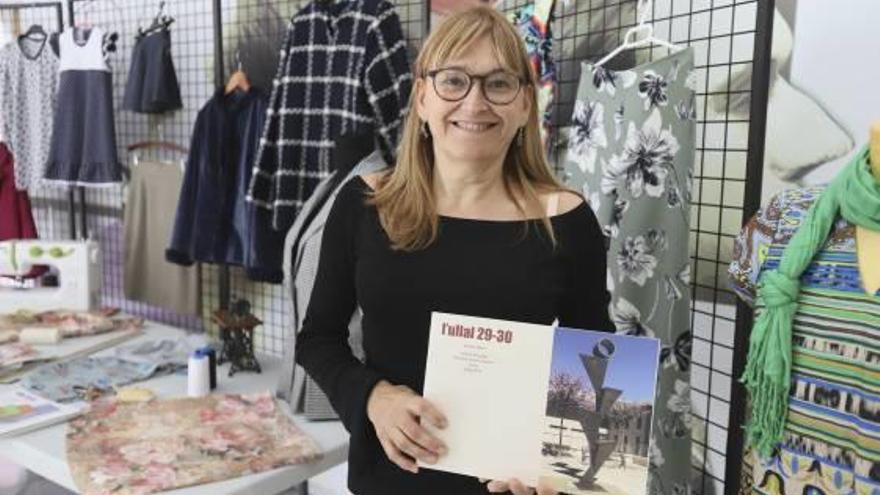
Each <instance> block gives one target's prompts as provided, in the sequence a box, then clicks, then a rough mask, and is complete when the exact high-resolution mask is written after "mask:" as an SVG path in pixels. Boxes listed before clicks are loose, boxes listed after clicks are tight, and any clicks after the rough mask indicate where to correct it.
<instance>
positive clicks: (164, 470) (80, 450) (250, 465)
mask: <svg viewBox="0 0 880 495" xmlns="http://www.w3.org/2000/svg"><path fill="white" fill-rule="evenodd" d="M318 457H320V450H319V448H318V446H317V444H316V443H315V442H314V441H313V440H312V439H311V438H309V437H308V436H306V434H305V433H303V432H302V431H301V430H300V429H299V428H297V427H296V425H295V424H294V423H293V421H292V420H291V419H290V418H289V417H288V416H286V415H285V414H284V413H283V412H282V411H281V410H279V409H278V407H277V405H276V403H275V399H274V398H273V397H272V396H271V395H270V394H269V393H263V394H255V395H249V396H242V395H209V396H207V397H202V398H198V399H191V398H186V399H170V400H154V401H150V402H145V403H117V402H115V401H98V402H95V403H94V404H93V405H92V408H91V410H90V411H89V412H88V413H86V414H85V415H83V416H81V417H79V418H77V419H75V420H73V421H72V422H71V423H70V427H69V429H68V432H67V460H68V463H69V464H70V471H71V474H72V475H73V479H74V482H75V483H76V486H77V488H79V490H80V491H82V492H83V493H85V494H87V495H99V494H100V495H103V494H111V493H112V494H114V495H129V494H131V495H134V494H143V493H152V492H157V491H164V490H171V489H174V488H182V487H186V486H192V485H198V484H203V483H211V482H215V481H221V480H225V479H230V478H236V477H239V476H243V475H246V474H252V473H259V472H262V471H268V470H270V469H275V468H277V467H281V466H286V465H291V464H301V463H305V462H310V461H312V460H315V459H317V458H318Z"/></svg>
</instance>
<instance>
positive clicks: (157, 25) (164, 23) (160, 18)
mask: <svg viewBox="0 0 880 495" xmlns="http://www.w3.org/2000/svg"><path fill="white" fill-rule="evenodd" d="M172 23H174V18H173V17H171V16H170V15H167V14H165V1H164V0H162V1H161V2H159V12H157V13H156V16H155V17H153V22H151V23H150V25H149V26H148V27H147V28H146V29H143V28H138V34H137V38H138V39H140V38H143V37H144V36H146V35H148V34H150V33H153V32H156V31H161V30H163V29H168V27H169V26H171V24H172Z"/></svg>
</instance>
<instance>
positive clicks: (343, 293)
mask: <svg viewBox="0 0 880 495" xmlns="http://www.w3.org/2000/svg"><path fill="white" fill-rule="evenodd" d="M363 187H364V186H363V185H362V184H361V183H360V181H358V180H353V181H350V182H349V183H347V184H346V185H345V186H343V187H342V189H341V190H340V192H339V195H338V196H337V198H336V201H335V202H334V204H333V206H332V207H331V209H330V215H329V217H328V218H327V223H326V224H325V225H324V234H323V237H322V241H321V258H320V260H319V261H318V272H317V277H316V280H315V286H314V288H313V289H312V295H311V298H310V300H309V307H308V309H307V310H306V317H305V320H304V321H303V327H302V331H301V332H300V334H299V335H298V336H297V339H296V362H297V363H298V364H299V365H301V366H302V367H303V368H304V369H305V370H306V372H307V373H308V374H309V375H310V376H311V377H312V378H313V379H314V380H315V381H316V382H317V383H318V385H319V386H320V387H321V389H322V390H323V391H324V393H325V394H327V397H328V398H329V399H330V403H331V404H332V405H333V408H334V409H335V410H336V412H337V413H338V414H339V417H340V419H342V422H343V424H344V425H345V427H346V429H348V431H349V432H350V433H352V434H353V435H354V434H355V433H359V434H363V432H365V431H366V428H367V426H368V420H367V398H368V397H369V394H370V392H371V391H372V390H373V387H374V386H375V385H376V383H377V382H378V381H379V380H380V379H381V376H380V375H379V374H378V373H377V372H375V371H374V370H371V369H370V368H368V367H367V366H365V365H364V364H363V363H362V362H360V361H359V360H358V359H357V358H355V356H354V354H353V353H352V350H351V347H349V345H348V323H349V321H350V320H351V315H352V313H353V312H354V310H355V308H356V297H355V279H354V276H355V252H356V251H355V249H356V235H357V228H358V223H359V219H360V218H361V215H362V213H363V211H364V205H363V202H364V191H363Z"/></svg>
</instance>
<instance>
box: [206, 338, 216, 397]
mask: <svg viewBox="0 0 880 495" xmlns="http://www.w3.org/2000/svg"><path fill="white" fill-rule="evenodd" d="M204 349H205V353H206V354H207V355H208V365H209V371H210V373H211V390H214V389H215V388H217V351H216V350H214V348H213V347H211V346H208V347H205V348H204Z"/></svg>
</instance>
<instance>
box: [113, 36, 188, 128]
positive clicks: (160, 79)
mask: <svg viewBox="0 0 880 495" xmlns="http://www.w3.org/2000/svg"><path fill="white" fill-rule="evenodd" d="M122 108H124V109H126V110H131V111H132V112H139V113H163V112H169V111H172V110H177V109H179V108H183V103H182V102H181V101H180V87H179V86H178V84H177V72H175V70H174V61H173V60H172V59H171V32H170V31H169V30H167V29H162V30H159V31H156V32H153V33H150V34H148V35H146V36H138V37H137V38H136V39H135V42H134V48H132V50H131V68H130V69H129V71H128V80H127V81H126V83H125V96H124V97H123V99H122Z"/></svg>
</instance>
